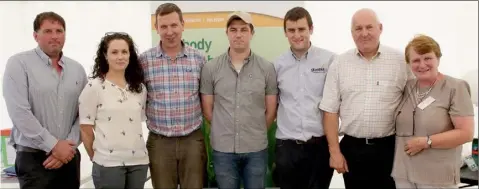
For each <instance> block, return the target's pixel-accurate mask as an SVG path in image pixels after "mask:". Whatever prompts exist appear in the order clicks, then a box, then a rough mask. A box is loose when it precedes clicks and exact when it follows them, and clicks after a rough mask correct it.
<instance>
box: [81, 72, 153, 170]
mask: <svg viewBox="0 0 479 189" xmlns="http://www.w3.org/2000/svg"><path fill="white" fill-rule="evenodd" d="M127 88H128V86H127V87H126V88H125V89H123V88H120V87H119V86H117V85H115V84H113V83H111V82H110V81H108V80H105V81H102V80H101V79H100V78H95V79H92V80H90V81H89V82H88V84H87V85H86V86H85V88H84V89H83V91H82V93H81V95H80V98H79V103H80V104H79V108H80V110H79V112H80V115H79V117H80V124H87V125H94V133H95V139H94V141H93V150H94V156H93V161H94V162H95V163H97V164H99V165H102V166H105V167H113V166H125V165H126V166H128V165H142V164H143V165H144V164H148V163H149V160H148V152H147V150H146V145H145V139H144V137H145V136H143V131H142V122H143V121H145V120H146V116H145V104H146V87H145V86H144V85H143V91H142V92H141V93H139V94H138V93H133V92H131V91H128V90H126V89H127Z"/></svg>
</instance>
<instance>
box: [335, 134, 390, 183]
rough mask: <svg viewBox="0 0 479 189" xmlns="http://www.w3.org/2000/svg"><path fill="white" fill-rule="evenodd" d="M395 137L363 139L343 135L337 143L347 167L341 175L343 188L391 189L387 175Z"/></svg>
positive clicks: (388, 175)
mask: <svg viewBox="0 0 479 189" xmlns="http://www.w3.org/2000/svg"><path fill="white" fill-rule="evenodd" d="M395 140H396V139H395V137H394V135H392V136H388V137H384V138H378V139H370V140H367V141H366V139H362V138H355V137H352V136H349V135H345V136H344V137H343V139H342V140H341V142H340V148H341V152H342V154H343V156H344V158H345V159H346V161H347V164H348V168H349V172H348V173H344V174H343V178H344V185H345V187H346V188H347V189H355V188H358V189H362V188H378V189H395V188H396V185H395V182H394V179H393V178H392V177H391V171H392V167H393V161H394V148H395V142H396V141H395Z"/></svg>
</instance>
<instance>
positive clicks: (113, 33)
mask: <svg viewBox="0 0 479 189" xmlns="http://www.w3.org/2000/svg"><path fill="white" fill-rule="evenodd" d="M110 35H125V36H130V35H128V33H126V32H106V33H105V36H110Z"/></svg>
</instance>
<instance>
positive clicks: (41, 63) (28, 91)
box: [3, 12, 87, 189]
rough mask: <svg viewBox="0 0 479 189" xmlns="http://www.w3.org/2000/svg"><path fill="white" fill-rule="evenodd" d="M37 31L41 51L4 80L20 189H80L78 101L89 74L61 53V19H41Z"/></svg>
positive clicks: (20, 60)
mask: <svg viewBox="0 0 479 189" xmlns="http://www.w3.org/2000/svg"><path fill="white" fill-rule="evenodd" d="M33 29H34V32H33V36H34V38H35V40H36V41H37V43H38V47H37V48H35V49H32V50H29V51H24V52H20V53H17V54H15V55H13V56H12V57H10V58H9V59H8V62H7V64H6V68H5V74H4V78H3V96H4V98H5V102H6V106H7V110H8V114H9V116H10V119H11V120H12V123H13V128H12V133H11V140H10V144H11V145H13V146H14V148H15V149H16V152H17V153H16V159H15V171H16V173H17V176H18V180H19V184H20V188H21V189H30V188H31V189H51V188H80V153H79V151H78V150H76V148H77V147H78V145H79V142H80V130H79V122H78V97H79V96H80V93H81V91H82V89H83V87H84V86H85V85H86V83H87V77H86V74H85V70H84V68H83V66H82V65H80V64H79V63H78V62H76V61H74V60H72V59H70V58H68V57H66V56H64V55H63V53H62V48H63V45H64V43H65V20H64V19H63V18H62V17H61V16H60V15H58V14H56V13H54V12H43V13H40V14H38V15H37V16H36V18H35V20H34V22H33Z"/></svg>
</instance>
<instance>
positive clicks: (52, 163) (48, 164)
mask: <svg viewBox="0 0 479 189" xmlns="http://www.w3.org/2000/svg"><path fill="white" fill-rule="evenodd" d="M62 166H63V163H62V162H61V161H60V160H59V159H57V158H55V157H54V156H53V155H50V156H48V158H47V159H46V160H45V161H44V162H43V167H45V169H58V168H60V167H62Z"/></svg>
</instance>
